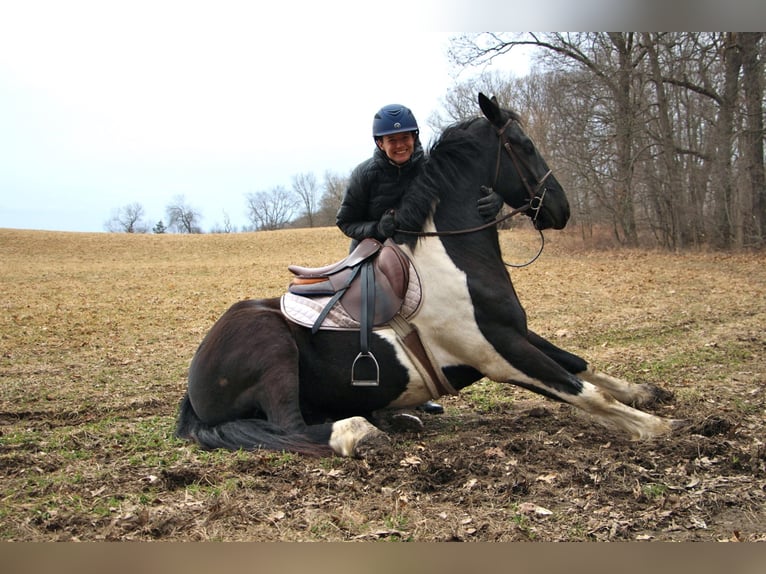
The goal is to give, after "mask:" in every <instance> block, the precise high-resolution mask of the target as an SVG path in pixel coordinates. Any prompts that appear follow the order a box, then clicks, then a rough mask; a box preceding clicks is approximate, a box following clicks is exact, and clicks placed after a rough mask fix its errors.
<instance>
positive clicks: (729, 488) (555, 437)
mask: <svg viewBox="0 0 766 574" xmlns="http://www.w3.org/2000/svg"><path fill="white" fill-rule="evenodd" d="M546 240H547V246H546V250H545V252H544V254H543V256H542V257H541V258H540V260H538V261H537V262H536V263H535V264H534V265H532V266H531V267H528V268H525V269H520V270H513V271H512V277H513V280H514V284H515V285H516V287H517V289H518V292H519V296H520V297H521V300H522V302H523V303H524V304H525V306H526V308H527V311H528V314H529V322H530V326H531V327H532V328H534V329H535V330H536V331H538V332H539V333H540V334H542V335H544V336H546V337H548V338H550V339H551V340H553V341H554V342H555V343H556V344H559V345H561V346H563V347H565V348H567V349H569V350H571V351H574V352H576V353H579V354H582V355H583V356H585V357H586V358H587V359H588V360H590V361H591V362H592V363H593V364H595V366H596V367H597V368H599V369H601V370H604V371H606V372H608V373H610V374H613V375H616V376H621V377H624V378H626V379H628V380H631V381H636V382H637V381H643V380H649V381H652V382H656V383H658V384H660V385H661V386H663V387H665V388H667V389H669V390H671V391H672V392H673V393H674V394H675V401H674V402H672V403H670V404H668V405H662V406H659V407H657V412H659V413H660V414H664V415H667V416H673V417H682V418H687V419H689V420H690V421H691V422H692V426H691V428H690V429H688V430H686V431H684V432H683V433H681V434H679V435H674V436H672V437H667V438H663V439H658V440H655V441H650V442H648V443H632V442H630V441H627V440H626V439H625V438H624V437H622V436H620V435H619V434H616V433H613V432H611V431H608V430H605V429H602V428H600V427H594V426H593V425H592V424H591V422H590V421H589V420H588V419H587V417H585V416H583V415H580V414H578V413H576V412H574V411H573V410H572V409H570V408H569V407H566V406H562V405H558V404H554V403H551V402H548V401H546V400H544V399H542V398H539V397H537V396H534V395H531V394H530V393H528V392H526V391H523V390H519V389H515V388H510V387H508V386H505V385H499V384H497V383H494V382H491V381H483V382H481V383H479V384H477V385H474V386H473V387H472V388H470V389H469V390H467V391H466V392H464V393H463V394H462V395H461V396H460V397H456V398H446V399H445V400H444V405H445V407H446V411H447V412H446V413H445V414H444V415H441V416H430V417H427V418H426V419H425V421H424V422H425V424H426V430H425V431H424V432H423V433H421V434H419V435H411V434H410V435H396V436H395V437H394V452H395V454H394V458H393V459H391V460H380V461H358V460H346V459H338V458H327V459H310V458H304V457H301V456H298V455H290V454H284V453H264V452H259V453H229V452H203V451H200V450H198V449H196V448H195V447H193V446H190V445H188V444H186V443H184V442H181V441H177V440H176V439H174V438H173V436H172V432H173V426H174V419H175V411H176V407H177V404H178V401H179V399H180V398H181V396H182V394H183V392H184V388H185V375H186V369H187V367H188V364H189V361H190V359H191V357H192V355H193V353H194V350H195V348H196V346H197V345H198V344H199V342H200V340H201V339H202V337H203V336H204V334H205V332H206V331H207V330H208V329H209V328H210V326H211V325H212V323H213V322H214V321H215V320H216V318H217V317H218V316H219V315H220V314H221V313H222V312H223V311H224V310H225V309H226V308H227V307H228V306H229V305H230V304H232V303H234V302H236V301H238V300H240V299H244V298H248V297H255V296H258V297H261V296H278V295H280V294H281V293H282V292H283V290H284V289H285V286H286V284H287V281H288V274H287V271H286V266H287V265H288V264H289V263H296V264H304V265H320V264H325V263H329V262H332V261H335V260H337V259H339V258H340V257H341V256H342V255H344V254H345V253H346V248H347V241H346V240H345V239H344V238H343V237H342V236H341V235H340V233H339V232H338V231H337V230H335V229H314V230H295V231H280V232H269V233H256V234H236V235H199V236H179V235H165V236H157V235H138V236H132V235H109V234H77V233H51V232H36V231H16V230H0V260H1V261H2V270H3V273H2V276H0V305H2V313H0V476H2V483H3V489H2V504H1V505H0V539H3V540H28V541H36V540H209V539H213V540H263V541H265V540H377V539H385V540H419V541H428V540H438V541H440V540H530V539H532V540H636V539H640V540H644V539H646V540H764V539H766V524H765V523H764V519H763V515H764V513H763V510H764V499H765V498H766V469H765V466H766V455H765V454H764V443H763V436H766V433H765V432H764V426H765V425H764V414H766V411H765V405H766V379H765V378H764V377H765V376H764V373H765V372H766V368H764V366H765V363H766V361H765V360H764V358H763V356H764V347H766V339H764V335H763V328H764V325H766V297H765V295H766V270H765V269H764V257H763V255H762V254H719V253H690V254H670V253H664V252H653V251H619V252H610V251H591V250H587V249H584V248H583V247H582V246H581V245H580V244H579V242H578V240H577V238H576V237H575V236H574V235H567V234H563V233H554V232H551V233H548V234H547V237H546ZM502 241H503V245H504V252H507V253H509V255H510V254H512V253H515V252H516V251H519V250H520V251H519V253H520V254H519V255H518V257H516V256H515V255H512V256H513V257H514V258H516V259H517V260H521V259H524V257H525V254H527V253H529V252H530V250H533V249H534V237H533V236H530V235H524V234H521V235H520V236H519V233H518V232H514V231H504V232H502Z"/></svg>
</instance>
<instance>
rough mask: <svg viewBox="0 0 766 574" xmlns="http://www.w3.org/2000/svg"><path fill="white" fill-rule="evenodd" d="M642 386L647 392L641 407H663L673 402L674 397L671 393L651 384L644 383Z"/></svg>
mask: <svg viewBox="0 0 766 574" xmlns="http://www.w3.org/2000/svg"><path fill="white" fill-rule="evenodd" d="M642 386H643V387H645V388H646V391H647V392H646V398H645V399H644V401H643V403H642V405H641V406H647V407H648V406H651V405H664V404H667V403H671V402H673V399H675V395H674V394H673V393H672V392H671V391H668V390H666V389H663V388H662V387H658V386H657V385H654V384H652V383H644V385H642Z"/></svg>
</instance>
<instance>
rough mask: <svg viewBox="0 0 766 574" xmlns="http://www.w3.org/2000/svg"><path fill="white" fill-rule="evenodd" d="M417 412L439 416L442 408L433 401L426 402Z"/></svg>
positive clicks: (442, 410)
mask: <svg viewBox="0 0 766 574" xmlns="http://www.w3.org/2000/svg"><path fill="white" fill-rule="evenodd" d="M417 410H419V411H423V412H424V413H428V414H429V415H440V414H442V413H444V407H443V406H441V405H440V404H439V403H435V402H433V401H426V402H425V403H423V404H422V405H420V406H419V407H418V408H417Z"/></svg>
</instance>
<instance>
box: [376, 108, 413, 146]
mask: <svg viewBox="0 0 766 574" xmlns="http://www.w3.org/2000/svg"><path fill="white" fill-rule="evenodd" d="M418 131H419V130H418V122H417V121H416V120H415V116H414V115H413V114H412V110H410V109H409V108H408V107H405V106H400V105H399V104H389V105H387V106H383V107H382V108H380V110H378V112H377V113H376V114H375V118H374V119H373V120H372V137H374V138H376V139H377V138H379V137H382V136H387V135H391V134H398V133H402V132H415V135H417V134H418Z"/></svg>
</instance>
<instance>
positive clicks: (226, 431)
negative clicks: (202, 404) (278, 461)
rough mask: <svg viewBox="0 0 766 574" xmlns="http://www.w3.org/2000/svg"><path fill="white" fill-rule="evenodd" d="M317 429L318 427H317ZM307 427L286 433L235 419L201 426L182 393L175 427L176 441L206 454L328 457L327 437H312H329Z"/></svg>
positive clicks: (259, 421)
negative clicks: (283, 453) (189, 443)
mask: <svg viewBox="0 0 766 574" xmlns="http://www.w3.org/2000/svg"><path fill="white" fill-rule="evenodd" d="M319 426H320V427H321V426H322V425H319ZM312 428H314V429H316V430H321V429H320V428H317V427H307V431H306V432H305V433H290V432H289V431H287V430H286V429H284V428H282V427H278V426H277V425H275V424H273V423H270V422H269V421H267V420H265V419H256V418H251V419H236V420H231V421H226V422H223V423H219V424H216V425H208V424H206V423H204V422H203V421H202V420H201V419H200V418H199V416H197V413H196V412H195V411H194V407H193V406H192V404H191V400H189V394H188V393H186V394H185V395H184V398H183V399H182V400H181V405H180V407H179V412H178V422H177V423H176V431H175V436H176V437H177V438H181V439H186V440H190V441H193V442H196V443H197V444H198V445H199V446H200V447H202V448H204V449H206V450H213V449H217V448H224V449H228V450H240V449H241V450H258V449H265V450H275V451H287V452H296V453H300V454H306V455H309V456H330V455H332V454H333V450H332V449H331V448H330V445H329V436H314V437H312V434H316V435H325V434H329V433H326V432H324V431H323V432H316V433H311V429H312Z"/></svg>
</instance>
